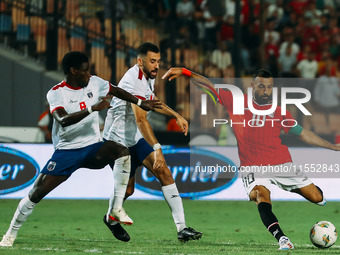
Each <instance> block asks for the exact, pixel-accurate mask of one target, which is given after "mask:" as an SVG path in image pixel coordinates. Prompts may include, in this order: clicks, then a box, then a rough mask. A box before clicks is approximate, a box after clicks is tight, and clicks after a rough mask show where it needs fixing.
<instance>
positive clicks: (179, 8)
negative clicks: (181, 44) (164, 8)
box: [176, 0, 195, 24]
mask: <svg viewBox="0 0 340 255" xmlns="http://www.w3.org/2000/svg"><path fill="white" fill-rule="evenodd" d="M194 12H195V6H194V3H193V2H192V1H191V0H180V1H179V2H178V3H177V5H176V15H177V18H178V19H179V20H180V22H181V23H182V22H184V23H185V24H187V22H188V21H191V20H192V17H193V15H194Z"/></svg>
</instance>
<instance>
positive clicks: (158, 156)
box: [153, 149, 166, 170]
mask: <svg viewBox="0 0 340 255" xmlns="http://www.w3.org/2000/svg"><path fill="white" fill-rule="evenodd" d="M164 166H166V163H165V159H164V156H163V152H162V149H158V150H156V151H155V162H154V163H153V169H154V170H159V169H161V168H162V167H164Z"/></svg>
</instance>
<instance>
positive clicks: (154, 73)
mask: <svg viewBox="0 0 340 255" xmlns="http://www.w3.org/2000/svg"><path fill="white" fill-rule="evenodd" d="M143 71H144V73H145V74H146V75H147V76H148V78H150V79H155V78H156V76H157V72H158V68H155V69H153V70H151V71H149V70H146V69H144V70H143Z"/></svg>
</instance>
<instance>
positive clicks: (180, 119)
mask: <svg viewBox="0 0 340 255" xmlns="http://www.w3.org/2000/svg"><path fill="white" fill-rule="evenodd" d="M156 99H157V100H158V98H157V97H156ZM155 111H156V112H158V113H160V114H163V115H166V116H170V117H173V118H175V119H176V121H177V124H178V126H179V127H180V128H181V130H182V132H183V133H184V135H187V134H188V130H189V124H188V121H187V120H186V119H184V118H183V117H182V116H181V115H180V114H179V113H178V112H176V111H174V110H173V109H171V108H170V107H169V106H167V105H166V104H165V103H163V102H162V109H155Z"/></svg>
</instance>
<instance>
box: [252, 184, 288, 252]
mask: <svg viewBox="0 0 340 255" xmlns="http://www.w3.org/2000/svg"><path fill="white" fill-rule="evenodd" d="M249 198H250V200H251V201H254V202H255V203H256V204H257V209H258V211H259V214H260V217H261V220H262V222H263V224H264V225H265V227H266V228H267V230H268V231H269V232H270V233H271V234H272V235H273V236H274V237H275V238H276V239H277V240H278V241H279V245H280V248H279V249H280V250H289V249H293V248H294V246H293V244H292V243H291V242H290V240H289V239H288V237H286V235H285V234H284V233H283V231H282V229H281V227H280V225H279V221H278V219H277V218H276V216H275V214H274V213H273V211H272V204H271V199H270V191H269V190H268V189H267V188H266V187H265V186H262V185H259V186H255V187H254V188H253V189H252V191H251V192H250V193H249Z"/></svg>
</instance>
